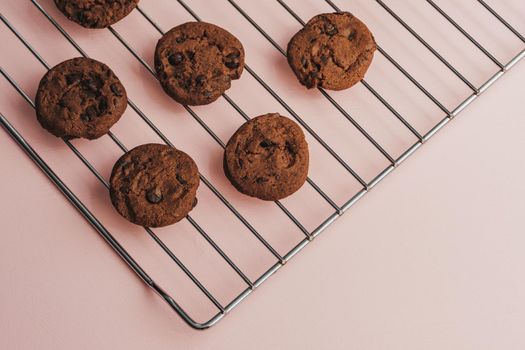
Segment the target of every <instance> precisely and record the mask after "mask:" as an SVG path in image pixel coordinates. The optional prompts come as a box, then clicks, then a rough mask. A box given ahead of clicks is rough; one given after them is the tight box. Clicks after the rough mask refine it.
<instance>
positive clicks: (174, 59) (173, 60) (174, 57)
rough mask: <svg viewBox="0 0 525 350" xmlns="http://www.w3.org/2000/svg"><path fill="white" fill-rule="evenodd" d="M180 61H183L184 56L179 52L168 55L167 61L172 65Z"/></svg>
mask: <svg viewBox="0 0 525 350" xmlns="http://www.w3.org/2000/svg"><path fill="white" fill-rule="evenodd" d="M182 61H184V56H183V55H182V54H181V53H180V52H175V53H174V54H171V55H169V56H168V62H169V63H170V64H171V65H173V66H176V65H178V64H181V63H182Z"/></svg>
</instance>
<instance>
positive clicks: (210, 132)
mask: <svg viewBox="0 0 525 350" xmlns="http://www.w3.org/2000/svg"><path fill="white" fill-rule="evenodd" d="M108 29H109V30H110V32H111V33H112V34H113V35H114V36H115V37H116V38H117V40H118V41H120V43H121V44H122V45H124V47H125V48H126V49H127V50H128V51H129V52H130V53H131V54H132V55H133V56H134V57H135V58H136V59H137V60H138V61H139V62H140V64H141V65H142V66H143V67H144V68H146V70H147V71H148V72H149V73H150V74H151V75H152V76H153V78H154V79H155V80H157V81H158V77H157V74H156V73H155V71H154V70H153V68H152V67H151V66H150V65H149V64H148V63H147V62H146V61H145V60H144V59H143V58H142V57H141V56H140V55H139V54H138V52H137V51H136V50H135V49H134V48H133V47H132V46H131V45H130V44H129V43H128V42H127V41H126V40H125V39H124V38H123V37H122V36H121V35H120V34H119V33H118V32H117V31H116V30H115V29H113V28H112V27H109V28H108ZM159 33H160V34H161V35H163V34H164V32H163V31H160V32H159ZM222 96H223V98H224V99H225V100H226V101H227V102H228V103H229V104H230V105H231V106H232V107H233V108H234V109H235V110H236V111H237V112H238V113H239V114H240V115H241V116H242V117H243V118H244V119H245V120H246V121H248V120H250V117H248V115H247V114H246V113H245V112H244V111H243V110H242V109H241V108H240V107H239V106H238V105H237V104H236V103H235V101H233V100H232V99H231V98H230V97H229V96H228V95H227V94H226V93H224V94H223V95H222ZM195 119H196V121H197V122H198V123H199V124H200V125H201V126H202V127H203V128H204V129H205V130H206V131H207V132H208V134H209V135H210V136H211V137H212V138H213V139H214V140H215V141H216V142H217V143H218V144H219V145H220V146H221V147H222V148H225V147H226V145H225V144H224V142H223V141H222V140H221V139H220V138H219V136H218V135H217V134H216V133H214V132H213V131H212V129H211V128H210V127H209V126H208V125H207V124H206V123H205V122H204V121H203V120H202V119H201V118H200V117H197V118H195ZM307 180H308V183H309V184H311V183H313V181H312V180H311V179H310V178H307ZM312 187H313V188H314V189H315V190H316V192H317V193H318V194H319V195H320V196H321V197H322V198H323V199H325V200H326V201H327V202H328V203H329V204H330V205H332V204H333V205H335V207H334V209H335V210H340V208H339V206H337V204H335V202H334V201H332V199H331V198H330V197H329V196H328V195H327V194H326V193H325V192H323V191H322V190H321V188H320V187H319V186H317V185H315V186H312ZM277 204H278V206H279V207H280V208H281V209H283V212H284V213H285V215H287V216H288V217H289V218H290V220H292V221H293V222H294V223H295V224H296V225H297V227H298V228H299V229H300V230H301V231H302V232H303V234H304V235H306V236H307V237H310V233H309V232H308V230H306V228H305V227H304V226H303V225H302V224H300V222H299V221H298V220H297V219H296V218H295V217H294V216H293V214H292V213H291V212H290V211H289V210H286V208H284V206H282V205H280V203H277Z"/></svg>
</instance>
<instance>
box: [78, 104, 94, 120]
mask: <svg viewBox="0 0 525 350" xmlns="http://www.w3.org/2000/svg"><path fill="white" fill-rule="evenodd" d="M96 116H97V109H96V107H95V106H89V107H88V108H86V110H85V111H84V113H82V114H81V115H80V119H82V120H83V121H85V122H89V121H91V120H92V119H93V118H95V117H96Z"/></svg>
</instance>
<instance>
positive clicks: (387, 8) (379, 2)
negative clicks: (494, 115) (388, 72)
mask: <svg viewBox="0 0 525 350" xmlns="http://www.w3.org/2000/svg"><path fill="white" fill-rule="evenodd" d="M376 2H377V3H378V4H379V5H380V6H381V7H382V8H383V9H385V11H386V12H388V13H389V14H390V15H391V16H392V17H393V18H394V19H395V20H396V21H397V22H398V23H399V24H401V25H402V26H403V27H404V28H405V29H406V30H407V31H408V32H410V34H412V36H413V37H414V38H416V39H417V40H418V41H419V42H420V43H421V44H422V45H423V46H425V47H426V48H427V49H428V50H429V51H430V52H431V53H432V54H433V55H434V56H435V57H436V58H437V59H438V60H440V61H441V62H442V63H443V64H444V65H445V66H447V68H448V69H449V70H450V71H451V72H452V73H454V75H456V76H457V77H458V78H459V79H461V81H462V82H463V83H465V85H467V86H468V87H469V88H470V89H471V90H472V91H474V92H478V89H477V88H476V87H475V86H474V85H473V84H472V83H471V82H470V81H469V80H468V79H467V78H465V76H463V75H462V74H461V73H460V72H459V71H458V70H457V69H456V68H454V66H452V64H450V63H449V62H448V61H447V60H446V59H445V58H444V57H443V56H441V54H440V53H439V52H437V51H436V49H434V48H433V47H432V45H430V44H429V43H428V42H426V41H425V39H423V38H422V37H421V35H419V34H418V33H417V32H416V31H415V30H414V29H412V27H410V26H409V25H408V24H407V23H406V22H405V21H403V20H402V19H401V17H399V16H398V15H397V13H395V12H394V11H393V10H392V9H391V8H390V7H388V6H387V5H386V4H385V3H384V2H383V1H382V0H376Z"/></svg>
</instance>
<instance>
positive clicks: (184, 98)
mask: <svg viewBox="0 0 525 350" xmlns="http://www.w3.org/2000/svg"><path fill="white" fill-rule="evenodd" d="M155 69H156V71H157V76H158V78H159V81H160V84H161V85H162V87H163V89H164V91H166V93H167V94H168V95H169V96H171V97H172V98H173V99H174V100H175V101H177V102H179V103H181V104H183V105H191V106H196V105H205V104H209V103H211V102H213V101H215V100H217V99H218V98H219V96H221V95H222V94H223V93H224V92H225V91H226V90H228V89H229V88H230V86H231V81H232V80H235V79H239V78H240V77H241V74H242V71H243V69H244V48H243V46H242V44H241V42H240V41H239V40H238V39H237V38H236V37H234V36H233V35H232V34H230V33H229V32H227V31H226V30H224V29H222V28H220V27H217V26H216V25H213V24H210V23H204V22H188V23H185V24H182V25H180V26H177V27H175V28H173V29H171V30H170V31H169V32H167V33H166V34H165V35H164V36H163V37H162V38H161V39H160V40H159V42H158V43H157V48H156V50H155Z"/></svg>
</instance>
